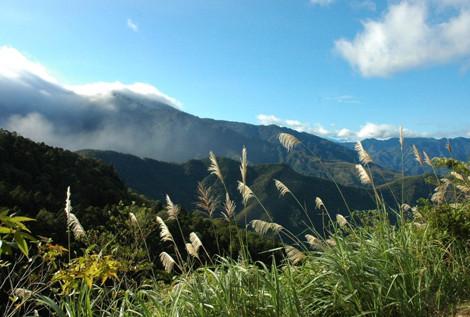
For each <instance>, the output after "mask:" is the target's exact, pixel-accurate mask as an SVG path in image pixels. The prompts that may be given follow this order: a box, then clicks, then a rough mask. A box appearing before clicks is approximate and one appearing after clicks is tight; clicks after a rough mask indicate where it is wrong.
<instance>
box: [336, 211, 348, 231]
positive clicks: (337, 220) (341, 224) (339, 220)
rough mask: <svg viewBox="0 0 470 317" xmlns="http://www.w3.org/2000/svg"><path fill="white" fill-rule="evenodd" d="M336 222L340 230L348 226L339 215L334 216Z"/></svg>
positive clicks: (344, 219)
mask: <svg viewBox="0 0 470 317" xmlns="http://www.w3.org/2000/svg"><path fill="white" fill-rule="evenodd" d="M336 222H337V223H338V225H339V226H340V227H341V228H343V227H344V226H346V225H347V224H348V221H347V220H346V218H344V216H343V215H341V214H337V215H336Z"/></svg>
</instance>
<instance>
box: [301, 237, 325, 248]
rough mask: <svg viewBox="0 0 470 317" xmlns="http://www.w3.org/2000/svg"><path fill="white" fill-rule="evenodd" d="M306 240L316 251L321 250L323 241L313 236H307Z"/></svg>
mask: <svg viewBox="0 0 470 317" xmlns="http://www.w3.org/2000/svg"><path fill="white" fill-rule="evenodd" d="M305 239H306V240H307V243H308V244H309V245H310V246H311V247H312V248H314V249H320V248H321V247H322V242H321V240H320V239H318V238H317V237H314V236H313V235H311V234H306V235H305Z"/></svg>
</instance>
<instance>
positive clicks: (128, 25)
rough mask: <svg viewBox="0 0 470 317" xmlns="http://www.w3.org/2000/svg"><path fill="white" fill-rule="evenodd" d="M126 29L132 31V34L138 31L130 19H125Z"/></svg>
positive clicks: (137, 27)
mask: <svg viewBox="0 0 470 317" xmlns="http://www.w3.org/2000/svg"><path fill="white" fill-rule="evenodd" d="M127 27H128V28H129V29H131V30H132V31H134V32H138V31H139V26H138V25H137V24H136V23H135V22H134V21H132V19H131V18H128V19H127Z"/></svg>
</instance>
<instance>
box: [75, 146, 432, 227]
mask: <svg viewBox="0 0 470 317" xmlns="http://www.w3.org/2000/svg"><path fill="white" fill-rule="evenodd" d="M79 153H80V154H81V155H83V156H86V157H92V158H96V159H99V160H102V161H104V162H106V163H108V164H111V165H112V166H114V167H115V168H116V170H117V172H118V174H119V175H120V176H121V178H122V179H123V181H124V182H125V183H126V184H127V185H128V186H129V187H131V188H132V189H134V190H136V191H138V192H141V193H143V194H145V195H146V196H148V197H152V198H154V199H159V200H163V199H164V198H165V195H166V194H169V195H170V197H171V199H172V200H173V201H174V202H175V203H178V204H180V205H182V206H183V207H184V208H185V209H187V210H195V209H196V208H195V202H196V201H197V195H196V188H197V184H198V182H202V183H203V184H205V185H206V186H211V187H213V188H214V190H215V192H217V193H218V194H219V196H220V197H221V198H222V197H223V187H222V186H221V184H220V182H219V181H217V179H216V177H215V176H214V175H210V174H209V172H208V171H207V168H208V165H209V162H208V160H190V161H188V162H186V163H182V164H175V163H166V162H161V161H157V160H153V159H142V158H139V157H136V156H133V155H128V154H122V153H117V152H112V151H93V150H85V151H79ZM248 157H249V159H250V155H249V153H248ZM219 165H220V167H221V170H222V173H223V175H224V178H225V183H226V184H227V187H228V190H229V193H230V196H231V197H232V199H234V200H235V202H236V205H237V218H238V220H239V222H240V223H242V224H243V223H244V221H245V219H246V220H247V221H250V220H252V219H267V216H266V214H265V212H264V210H263V208H261V206H260V205H259V204H258V203H257V202H256V201H254V200H252V201H250V203H249V204H248V205H247V206H246V207H245V206H243V203H242V201H241V197H240V194H239V193H238V191H237V181H238V180H239V179H240V171H239V162H237V161H234V160H231V159H225V158H219ZM274 179H278V180H280V181H282V182H283V183H284V184H285V185H287V186H288V188H289V189H290V190H291V191H292V192H293V193H294V194H295V195H296V196H297V198H298V200H299V201H300V203H301V204H302V205H304V204H305V206H306V207H307V209H308V210H309V213H310V216H311V217H312V218H313V219H314V222H315V224H316V225H317V226H319V225H320V219H321V217H320V214H319V211H318V210H316V209H315V205H314V202H315V197H321V199H322V200H323V201H324V203H325V205H326V206H327V207H328V210H329V212H330V213H331V214H332V215H333V216H334V214H336V213H342V214H347V213H348V208H347V207H346V205H345V204H344V202H343V200H342V198H341V196H340V194H339V192H338V189H337V188H336V186H335V185H334V183H332V182H331V181H328V180H325V179H322V178H318V177H311V176H305V175H302V174H299V173H297V172H295V171H294V170H293V169H292V168H290V167H289V166H288V165H285V164H260V165H250V166H249V168H248V178H247V185H248V186H249V187H250V188H251V189H252V190H253V192H254V193H255V194H256V195H257V196H258V198H259V199H260V201H261V203H262V204H263V205H264V206H265V207H266V209H268V211H270V212H271V213H272V216H273V218H274V220H275V221H276V222H278V223H280V224H282V225H284V226H286V227H288V228H289V229H290V230H292V231H293V232H300V231H301V230H302V229H303V228H304V223H305V222H307V223H308V221H307V219H306V217H305V216H304V214H303V211H302V209H301V208H300V207H299V206H298V204H297V203H296V202H295V200H294V199H292V197H290V196H289V195H287V196H285V197H279V192H278V190H277V189H276V187H275V185H274ZM339 187H340V190H341V192H342V193H343V195H344V196H345V199H346V202H347V203H348V205H349V208H350V209H351V210H365V209H372V208H374V206H375V203H374V200H373V196H372V193H371V191H370V190H367V189H363V188H356V187H350V186H342V185H341V186H339ZM384 190H389V187H384ZM394 191H396V195H398V194H399V193H400V192H401V188H399V190H398V189H397V188H395V189H394ZM412 193H415V191H412ZM416 193H417V194H420V195H421V194H422V193H421V192H418V191H416ZM425 196H427V194H426V195H425ZM420 197H421V196H420ZM408 198H409V201H410V202H414V201H415V200H416V199H417V198H418V197H417V196H415V195H410V197H408ZM388 201H389V202H391V203H392V204H394V205H395V201H394V200H393V199H392V197H389V198H388Z"/></svg>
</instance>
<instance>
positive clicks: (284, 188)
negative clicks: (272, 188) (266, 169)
mask: <svg viewBox="0 0 470 317" xmlns="http://www.w3.org/2000/svg"><path fill="white" fill-rule="evenodd" d="M274 185H276V188H277V190H278V191H279V194H280V195H281V196H284V195H286V194H289V193H290V189H289V188H288V187H287V186H286V185H285V184H284V183H283V182H281V181H280V180H278V179H275V180H274Z"/></svg>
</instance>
